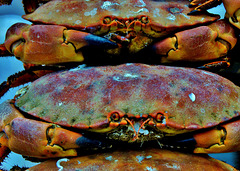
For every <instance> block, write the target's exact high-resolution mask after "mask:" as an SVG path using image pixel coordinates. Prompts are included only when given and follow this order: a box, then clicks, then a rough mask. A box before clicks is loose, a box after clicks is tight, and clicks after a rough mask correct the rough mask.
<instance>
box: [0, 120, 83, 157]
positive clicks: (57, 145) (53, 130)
mask: <svg viewBox="0 0 240 171" xmlns="http://www.w3.org/2000/svg"><path fill="white" fill-rule="evenodd" d="M4 131H5V133H6V135H7V137H8V142H7V145H6V146H7V147H8V148H9V149H10V150H12V151H14V152H17V153H21V154H23V155H28V156H32V157H38V158H49V157H64V156H76V155H77V152H76V149H75V148H80V147H79V146H78V145H77V144H76V141H77V139H78V138H79V137H82V135H81V134H79V133H75V132H72V131H69V130H66V129H63V128H59V127H57V126H55V125H53V124H50V123H45V122H41V121H34V120H30V119H26V118H15V119H13V120H12V121H11V122H10V123H9V124H7V125H6V126H5V128H4Z"/></svg>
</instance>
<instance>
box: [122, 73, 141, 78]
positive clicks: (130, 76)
mask: <svg viewBox="0 0 240 171" xmlns="http://www.w3.org/2000/svg"><path fill="white" fill-rule="evenodd" d="M124 77H129V78H137V77H138V75H136V74H135V75H134V74H130V73H126V74H124Z"/></svg>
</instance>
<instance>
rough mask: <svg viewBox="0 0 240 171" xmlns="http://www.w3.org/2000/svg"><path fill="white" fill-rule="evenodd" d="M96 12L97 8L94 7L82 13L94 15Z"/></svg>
mask: <svg viewBox="0 0 240 171" xmlns="http://www.w3.org/2000/svg"><path fill="white" fill-rule="evenodd" d="M96 14H97V8H94V9H93V10H91V11H89V12H85V13H84V15H85V16H90V15H91V16H94V15H96Z"/></svg>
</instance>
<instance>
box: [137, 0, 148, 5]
mask: <svg viewBox="0 0 240 171" xmlns="http://www.w3.org/2000/svg"><path fill="white" fill-rule="evenodd" d="M139 2H140V4H139V5H136V6H137V7H145V6H146V4H145V2H143V0H139Z"/></svg>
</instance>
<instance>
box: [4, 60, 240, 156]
mask: <svg viewBox="0 0 240 171" xmlns="http://www.w3.org/2000/svg"><path fill="white" fill-rule="evenodd" d="M239 97H240V88H239V87H237V86H236V85H234V84H233V83H232V82H230V81H229V80H227V79H225V78H223V77H221V76H218V75H216V74H212V73H210V72H206V71H201V70H197V69H189V68H188V69H187V68H174V67H167V66H149V65H143V64H124V65H120V66H107V67H93V68H76V69H72V70H67V71H62V72H57V73H51V74H49V75H46V76H43V77H41V78H39V79H38V80H36V81H34V82H33V83H32V84H31V85H29V86H27V87H24V88H22V89H20V90H19V92H18V93H17V94H16V97H15V99H14V100H10V101H6V102H4V103H2V104H1V106H0V108H1V115H0V117H1V118H0V119H1V125H0V126H1V139H0V142H1V148H0V149H1V151H2V154H1V155H2V156H5V155H6V153H5V152H4V151H7V149H10V150H11V151H14V152H16V153H20V154H23V155H26V156H31V157H37V158H54V157H69V156H78V155H83V154H85V153H86V149H87V150H91V149H104V148H107V149H108V148H113V149H114V148H118V147H120V148H123V147H124V148H125V149H126V148H128V146H129V147H130V148H133V147H135V148H138V147H139V148H140V146H143V147H144V146H145V147H146V146H149V144H151V146H152V147H154V146H155V145H157V147H156V146H155V147H156V148H162V147H165V146H169V147H172V148H173V149H185V148H187V149H189V150H193V152H195V153H211V152H229V151H237V150H240V135H239V130H240V126H239V125H240V120H239V115H240V113H239V111H240V109H239V107H240V105H239V103H240V98H239ZM128 144H130V145H128ZM87 154H89V151H87Z"/></svg>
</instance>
